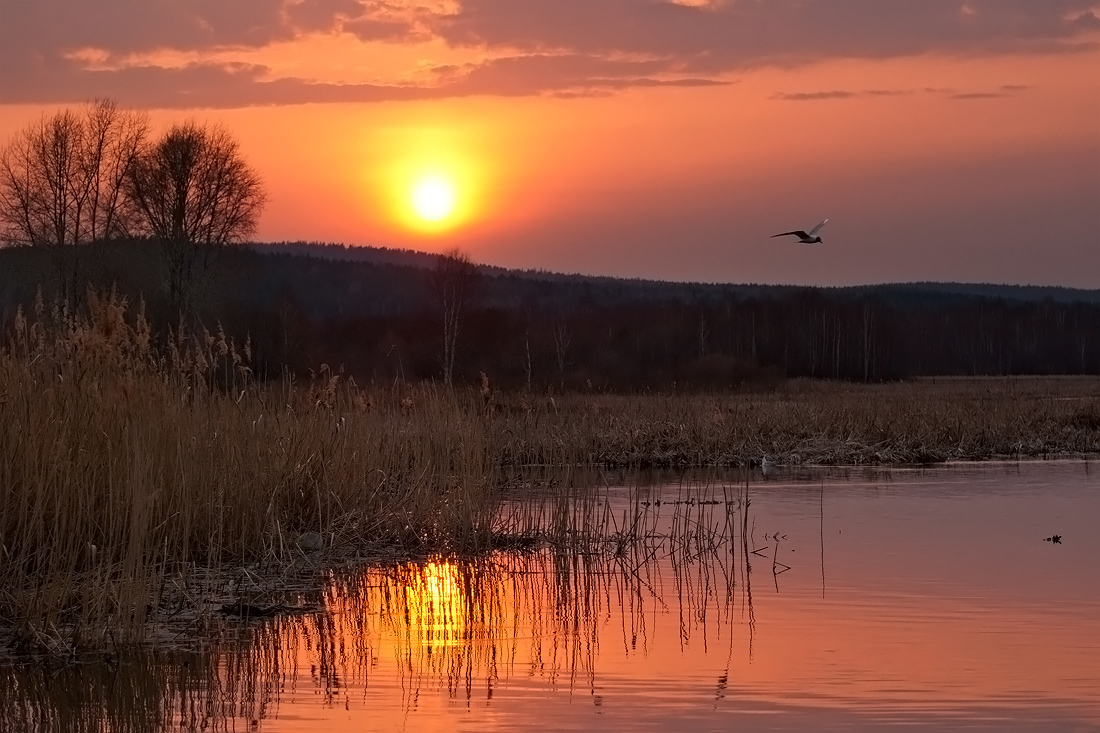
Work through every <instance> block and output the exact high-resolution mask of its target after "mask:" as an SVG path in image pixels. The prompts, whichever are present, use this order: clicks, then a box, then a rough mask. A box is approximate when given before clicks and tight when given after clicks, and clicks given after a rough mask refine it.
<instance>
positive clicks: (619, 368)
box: [0, 239, 1100, 391]
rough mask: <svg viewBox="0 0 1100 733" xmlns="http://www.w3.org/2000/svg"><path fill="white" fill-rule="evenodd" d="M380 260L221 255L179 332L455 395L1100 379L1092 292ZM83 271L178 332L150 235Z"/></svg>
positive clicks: (8, 259) (1, 285)
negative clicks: (778, 282)
mask: <svg viewBox="0 0 1100 733" xmlns="http://www.w3.org/2000/svg"><path fill="white" fill-rule="evenodd" d="M307 251H308V250H307ZM315 251H317V252H318V253H322V254H323V253H324V252H325V250H324V249H322V248H317V249H316V250H315ZM329 251H331V250H329ZM386 256H387V255H386V254H385V252H382V253H381V255H380V257H381V261H371V259H369V258H368V259H365V260H363V261H349V260H350V258H348V257H342V258H340V259H332V258H327V257H321V256H309V255H305V254H287V253H286V248H285V247H284V248H283V251H282V252H277V251H267V250H265V249H264V248H263V246H262V245H253V246H251V247H247V248H246V247H228V248H223V249H221V250H220V251H219V254H218V258H217V260H216V263H215V265H214V266H213V267H212V268H211V269H210V274H209V276H208V277H206V278H204V279H202V280H201V282H197V283H196V291H195V294H194V298H193V300H194V316H193V319H192V321H191V323H192V324H193V326H192V328H202V327H205V328H207V329H210V330H211V331H216V330H217V328H218V327H221V328H223V329H224V330H225V332H226V333H228V334H229V335H231V336H233V337H234V338H236V339H237V340H238V341H240V342H243V341H244V340H245V339H249V340H250V341H251V351H252V360H253V368H254V370H255V372H256V373H257V374H258V375H259V376H261V377H267V378H272V377H276V376H278V375H280V374H283V373H284V372H286V371H289V372H290V373H292V374H295V375H299V376H306V375H308V374H309V373H310V372H311V371H314V370H317V369H318V368H319V367H320V366H321V365H322V364H327V365H328V366H329V367H330V368H332V369H334V370H340V369H342V370H343V371H344V372H345V373H347V374H349V375H351V376H354V378H355V379H356V380H357V381H359V382H360V383H364V384H365V383H369V382H370V381H372V380H373V381H374V382H376V383H390V382H393V381H394V380H400V379H404V380H412V381H415V380H425V379H435V380H440V381H446V379H447V377H448V376H450V377H452V378H453V380H454V381H455V382H457V383H469V382H473V381H477V380H478V379H480V373H482V372H484V373H485V374H486V375H488V377H489V378H490V379H491V380H492V383H493V385H494V386H496V387H504V388H510V389H515V388H530V389H536V390H545V389H548V388H552V389H592V390H612V391H634V390H666V389H671V388H675V389H703V388H719V387H721V388H729V387H737V386H739V385H755V386H761V385H769V384H774V383H776V382H778V381H779V380H781V379H783V378H785V377H817V378H829V379H842V380H855V381H882V380H894V379H903V378H909V377H915V376H927V375H1029V374H1097V373H1100V302H1098V299H1097V294H1096V293H1095V292H1093V291H1071V290H1065V289H1058V290H1057V291H1056V293H1053V292H1052V293H1046V297H1036V292H1035V291H1027V290H1024V289H1012V288H1008V289H1002V290H997V289H992V288H991V287H990V286H947V285H943V284H936V285H931V284H930V285H883V286H868V287H858V288H798V287H789V286H777V287H770V286H741V285H700V284H685V283H664V282H647V281H638V280H617V279H613V278H587V277H580V276H564V275H552V274H547V273H533V272H513V271H505V270H499V269H495V268H479V267H476V266H473V265H472V264H470V263H469V262H468V261H467V260H465V259H464V258H462V257H461V256H457V257H456V256H455V255H454V254H452V255H450V256H448V257H435V258H429V259H427V260H426V263H434V264H432V266H430V267H421V266H410V265H397V264H392V263H389V262H386V261H385V257H386ZM50 266H51V263H50V260H49V257H48V256H46V253H45V252H43V251H42V250H38V249H34V248H26V247H22V248H6V249H3V250H0V309H2V315H3V318H4V321H5V323H10V321H11V319H12V318H13V317H14V313H15V309H16V308H17V307H18V306H20V305H22V306H23V307H24V308H26V307H29V306H30V304H32V303H33V301H34V299H35V297H36V292H37V291H38V289H39V288H44V289H45V290H44V297H45V300H46V301H47V302H49V301H50V299H51V298H53V297H55V296H56V293H52V292H51V291H50V287H51V286H50V282H51V279H50V277H49V273H50ZM448 268H449V269H448ZM86 275H87V280H88V282H89V283H90V284H91V285H92V286H93V287H96V288H99V289H109V288H111V287H117V288H118V289H119V290H120V291H121V292H122V293H124V294H126V295H127V296H129V297H130V298H131V299H132V300H135V301H136V299H137V298H139V297H140V298H142V299H143V300H144V302H145V304H146V312H147V314H148V315H149V317H150V319H151V320H152V321H153V322H154V323H159V324H160V325H161V327H162V328H163V329H165V330H166V329H167V328H169V327H175V325H176V324H177V323H178V311H176V310H174V309H173V308H174V307H173V304H172V300H173V297H172V292H171V277H170V275H171V272H170V266H169V265H168V264H166V263H165V262H164V257H163V253H162V252H161V251H160V249H159V248H157V247H155V246H152V243H151V242H150V241H149V240H144V239H141V240H126V241H113V242H111V243H109V244H108V245H105V246H104V247H102V248H101V250H100V251H99V253H98V256H97V257H96V259H95V260H94V264H92V265H89V266H88V267H87V268H86ZM455 278H459V280H455ZM200 286H201V287H200ZM1038 292H1039V293H1040V294H1042V293H1043V291H1038ZM991 293H993V294H991ZM1054 296H1056V297H1054ZM456 298H457V300H456ZM449 299H450V300H449ZM173 314H175V315H173Z"/></svg>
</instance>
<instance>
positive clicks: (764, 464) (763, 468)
mask: <svg viewBox="0 0 1100 733" xmlns="http://www.w3.org/2000/svg"><path fill="white" fill-rule="evenodd" d="M775 467H776V463H775V461H772V460H770V459H769V458H768V457H767V456H764V457H762V458H761V459H760V473H762V474H764V475H765V476H769V475H771V474H772V473H774V472H775Z"/></svg>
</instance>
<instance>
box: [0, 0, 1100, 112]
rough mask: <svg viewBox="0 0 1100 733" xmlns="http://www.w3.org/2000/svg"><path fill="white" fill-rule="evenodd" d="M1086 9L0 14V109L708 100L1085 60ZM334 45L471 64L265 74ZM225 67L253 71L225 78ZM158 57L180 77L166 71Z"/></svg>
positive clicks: (231, 71)
mask: <svg viewBox="0 0 1100 733" xmlns="http://www.w3.org/2000/svg"><path fill="white" fill-rule="evenodd" d="M1096 7H1097V6H1096V3H1095V2H1094V1H1093V0H968V1H967V2H960V1H959V0H920V2H882V0H816V1H813V2H807V1H806V0H768V1H767V2H762V1H761V0H710V2H706V3H691V4H686V3H682V2H672V1H671V0H524V1H523V2H517V0H436V1H434V2H430V1H429V0H249V1H248V2H225V1H224V0H112V2H111V3H109V4H104V3H89V2H72V1H71V0H0V69H2V70H3V73H2V74H0V103H8V104H11V103H38V104H48V103H69V102H75V101H82V100H85V99H87V98H89V97H92V96H100V97H102V96H109V97H114V98H118V99H120V100H122V101H123V102H124V103H126V104H131V105H135V106H146V107H177V108H190V107H240V106H254V105H278V104H295V103H307V102H314V103H318V102H319V103H323V102H378V101H388V100H410V99H436V98H443V97H457V96H469V95H499V96H522V95H557V96H578V95H595V94H607V93H612V92H616V91H619V90H623V89H628V88H632V87H652V86H664V85H678V86H702V85H716V84H725V83H730V82H731V81H733V80H734V79H735V77H736V75H737V74H738V73H743V72H745V71H748V70H752V69H757V68H762V67H768V66H773V67H796V66H800V65H806V64H811V63H815V62H819V61H823V60H828V59H888V58H900V57H906V56H915V55H922V54H947V55H962V56H981V55H991V54H1059V53H1072V52H1075V51H1081V50H1086V49H1091V48H1093V47H1094V46H1095V45H1096V38H1097V36H1098V34H1100V17H1098V11H1097V10H1096ZM108 10H109V12H108ZM336 34H342V35H345V36H346V35H350V36H353V37H354V38H356V39H358V41H359V42H361V45H362V49H363V56H364V63H365V64H367V65H369V64H370V58H371V55H372V54H374V53H381V52H382V51H383V50H384V49H385V48H392V47H393V46H394V45H396V44H406V45H407V44H417V43H425V44H427V43H435V44H443V45H444V46H445V47H447V48H449V49H458V50H462V51H464V52H468V58H469V61H468V62H466V63H460V64H440V65H437V66H433V67H430V68H428V69H427V70H422V71H421V73H419V74H417V75H416V76H415V77H406V78H399V77H395V78H393V79H392V80H389V79H387V80H383V81H381V82H378V81H372V82H370V83H334V82H332V81H331V80H326V79H319V78H311V77H309V76H307V75H304V74H299V75H294V74H286V73H283V74H282V75H278V74H276V73H275V72H274V71H273V70H272V67H270V66H268V65H267V64H265V63H264V62H263V61H262V52H263V51H264V50H265V49H270V48H272V47H273V46H275V45H276V44H284V45H285V44H292V43H293V42H295V41H296V40H299V39H303V38H306V37H313V38H316V37H325V36H328V35H336ZM257 52H261V53H259V55H258V56H257ZM234 53H240V54H241V55H242V56H243V55H245V54H247V55H248V59H250V60H249V61H247V62H245V61H232V60H230V61H227V60H226V58H232V57H233V54H234ZM170 54H177V55H180V54H182V55H186V57H187V58H188V61H187V62H186V63H174V64H173V63H166V62H164V61H163V59H164V58H165V56H166V55H170ZM257 57H258V58H260V59H261V60H260V61H257V60H256V59H257ZM1017 91H1019V90H1013V89H1008V88H1002V89H997V90H991V91H990V90H980V91H960V92H957V93H956V96H955V98H957V99H978V98H989V97H991V96H1003V95H1006V94H1012V93H1015V92H1017ZM894 93H895V92H894V91H892V90H870V91H865V92H846V91H843V90H825V91H820V92H812V91H811V92H791V93H787V94H784V95H779V96H778V97H777V98H782V99H790V100H799V101H812V100H814V99H837V98H846V97H849V96H860V95H862V96H871V95H875V94H884V95H885V94H894ZM896 93H910V92H907V91H904V90H903V91H900V92H896Z"/></svg>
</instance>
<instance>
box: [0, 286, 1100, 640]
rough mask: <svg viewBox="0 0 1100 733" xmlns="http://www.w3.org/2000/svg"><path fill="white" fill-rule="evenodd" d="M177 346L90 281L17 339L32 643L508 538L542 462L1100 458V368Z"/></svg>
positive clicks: (26, 323)
mask: <svg viewBox="0 0 1100 733" xmlns="http://www.w3.org/2000/svg"><path fill="white" fill-rule="evenodd" d="M155 341H156V338H155V337H154V335H153V334H152V333H151V332H150V329H149V326H148V324H147V323H146V321H145V319H144V317H143V315H142V312H141V309H140V308H137V309H131V308H128V307H127V304H126V303H125V301H124V300H122V299H120V298H118V297H113V296H112V297H96V296H95V294H89V299H88V309H87V314H86V315H83V316H81V317H75V316H72V315H69V314H66V313H63V312H57V311H54V312H51V313H47V312H46V311H45V309H44V308H42V307H41V305H40V306H39V307H38V309H37V310H36V312H35V314H33V315H32V316H31V317H30V318H29V319H28V318H26V317H24V316H23V315H22V314H20V315H19V316H18V317H17V319H16V322H15V324H14V327H13V329H12V331H11V333H10V334H9V336H8V340H7V344H6V346H5V347H4V348H3V349H2V350H0V555H2V558H3V562H2V564H0V625H2V627H3V628H4V629H6V632H7V635H8V636H9V642H10V645H13V646H23V647H26V648H44V649H48V650H51V651H53V652H58V653H73V652H75V651H76V650H79V649H82V648H87V647H97V646H102V645H103V644H105V643H108V644H109V643H117V644H123V643H128V642H131V641H135V640H140V639H141V638H144V637H145V635H146V634H147V631H148V628H149V621H150V620H157V619H164V618H167V617H176V616H179V615H180V614H181V613H183V614H184V615H186V614H187V613H192V614H193V613H194V611H195V609H202V608H211V607H214V606H217V605H219V604H220V605H229V606H232V603H233V602H237V603H251V602H252V600H250V599H252V598H254V597H259V595H262V593H263V592H264V587H263V586H264V583H265V582H266V581H265V578H266V579H267V580H268V581H271V580H276V581H277V580H278V579H279V573H280V571H281V570H283V569H286V568H288V567H290V565H292V564H293V563H300V562H302V561H303V559H305V558H307V557H308V558H313V559H314V560H316V558H318V557H321V558H326V562H331V561H335V560H336V559H340V558H348V557H357V556H365V557H376V556H378V554H379V553H390V554H391V556H392V554H393V553H395V552H396V553H398V554H401V553H405V554H408V553H422V552H427V551H454V552H467V551H471V550H480V549H484V548H486V547H490V546H492V545H493V544H494V543H496V544H497V545H498V546H500V545H502V544H505V545H506V544H507V540H508V539H509V538H507V537H505V536H504V535H506V534H507V533H509V532H512V534H513V535H514V534H515V533H514V528H515V527H520V526H523V525H524V522H523V520H522V518H521V519H520V520H516V518H515V516H514V514H513V515H512V516H511V518H510V519H508V520H507V522H503V521H502V520H501V517H500V515H499V514H498V511H497V510H498V507H499V501H500V499H501V498H502V497H504V496H507V493H508V487H509V486H510V485H512V482H513V479H510V478H508V477H510V476H515V475H516V474H515V471H514V469H521V470H522V469H524V468H525V467H530V466H544V467H551V468H557V467H566V468H568V467H574V466H581V465H588V466H592V465H601V466H637V467H642V466H687V465H746V464H750V463H754V462H758V461H759V460H760V459H761V458H762V457H763V456H765V455H766V456H768V457H769V458H770V459H771V460H773V461H775V462H779V463H792V464H796V463H802V464H807V463H813V464H865V463H912V462H927V461H945V460H967V459H987V458H995V457H1013V458H1039V457H1044V456H1049V455H1054V454H1058V455H1065V454H1088V453H1096V452H1098V450H1100V380H1097V379H1083V378H1082V379H1001V380H994V379H989V380H936V381H931V380H929V381H921V382H915V383H907V384H893V385H871V386H858V385H848V384H839V383H822V382H800V381H795V382H790V383H788V384H786V385H784V386H783V387H782V388H780V389H778V390H776V391H773V392H768V393H718V394H646V395H602V394H591V393H584V394H582V393H576V394H567V395H532V394H524V395H520V394H500V393H497V392H494V391H493V390H492V388H491V385H490V381H489V379H488V377H483V378H482V380H481V381H480V384H479V386H478V387H477V388H470V389H467V390H462V389H456V390H447V389H442V388H438V387H436V386H433V385H430V384H428V385H416V386H410V385H403V384H397V385H394V386H393V387H392V388H387V389H382V388H375V387H371V388H361V387H359V386H357V385H356V384H355V383H354V382H353V381H351V380H349V379H345V378H344V377H342V376H341V375H339V374H336V373H333V372H332V371H330V370H328V369H327V368H322V369H321V370H320V372H319V373H318V374H317V375H315V377H314V379H312V380H311V381H310V382H308V383H294V382H293V381H283V382H280V383H273V384H260V383H257V382H255V381H254V380H253V379H252V377H251V373H250V371H249V368H248V361H249V356H250V355H249V347H248V345H247V344H244V345H238V344H235V343H233V342H232V341H231V340H229V339H227V338H226V337H225V335H224V334H222V333H220V331H215V332H213V333H211V332H208V331H205V330H202V329H200V330H199V331H198V332H195V333H189V332H181V333H176V334H172V335H171V336H170V337H169V338H167V339H166V340H164V342H163V344H162V345H161V346H160V347H156V346H155V343H154V342H155ZM516 539H517V538H516V537H515V536H513V537H511V540H513V541H514V540H516ZM310 567H313V566H312V565H311V566H310ZM318 567H320V566H318ZM227 568H229V569H232V570H231V571H227V570H226V569H227ZM227 572H228V573H229V574H228V575H227V574H226V573H227ZM242 574H243V575H242ZM227 578H230V579H232V578H236V580H235V581H232V582H230V581H227ZM242 579H243V580H242ZM245 580H246V581H247V582H246V583H244V585H243V586H242V582H244V581H245ZM234 583H235V585H234ZM242 587H245V588H251V589H252V591H250V592H252V595H250V596H248V597H247V598H246V597H245V595H244V592H243V591H242V590H241V588H242ZM253 591H254V592H253ZM212 599H214V600H216V601H217V603H216V604H214V606H212V605H211V604H212V603H213V601H212ZM234 599H235V600H234ZM223 601H224V603H223ZM188 609H189V610H188Z"/></svg>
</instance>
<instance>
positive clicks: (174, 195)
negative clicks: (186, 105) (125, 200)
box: [128, 122, 267, 315]
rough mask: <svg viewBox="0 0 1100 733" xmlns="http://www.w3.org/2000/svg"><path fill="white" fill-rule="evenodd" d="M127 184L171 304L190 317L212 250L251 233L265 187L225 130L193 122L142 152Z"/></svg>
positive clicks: (165, 136) (259, 210)
mask: <svg viewBox="0 0 1100 733" xmlns="http://www.w3.org/2000/svg"><path fill="white" fill-rule="evenodd" d="M128 182H129V186H128V193H129V197H130V200H131V201H132V203H133V206H134V210H135V213H136V215H137V218H138V221H139V223H140V228H141V230H142V231H143V232H144V233H146V234H148V235H150V236H151V237H153V238H154V239H155V240H157V241H158V242H159V243H160V245H161V247H162V248H163V252H164V255H165V260H166V263H167V265H168V297H169V302H170V303H171V306H172V308H173V310H175V311H176V312H178V313H180V314H181V315H182V314H185V313H190V311H191V310H192V308H193V306H194V303H193V296H194V284H195V280H196V277H198V276H199V275H201V274H202V273H204V272H205V271H206V270H208V269H209V267H210V265H211V264H213V260H214V256H215V254H216V252H217V250H218V249H220V248H221V247H224V246H226V245H229V244H234V243H238V242H242V241H244V240H245V239H246V238H248V237H249V236H251V235H252V233H253V232H255V231H256V220H257V218H258V217H259V215H260V212H261V211H262V210H263V207H264V204H265V203H266V201H267V196H266V194H265V193H264V187H263V182H262V181H261V179H260V176H259V174H257V173H256V171H255V170H253V169H252V168H251V167H250V166H249V165H248V163H247V162H245V159H244V157H243V156H242V155H241V153H240V149H239V146H238V144H237V141H236V140H234V139H233V137H232V136H231V135H230V134H229V133H228V132H227V131H226V130H225V129H224V128H222V127H219V126H216V125H199V124H197V123H195V122H186V123H184V124H181V125H175V126H173V127H172V128H171V129H170V130H169V131H168V132H167V133H165V135H164V136H163V137H162V138H161V139H160V140H158V141H157V142H156V143H153V144H151V145H147V146H146V147H145V149H144V150H143V151H142V153H141V155H140V156H139V157H138V160H137V163H136V164H135V165H134V166H133V168H132V169H131V171H130V176H129V178H128Z"/></svg>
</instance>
